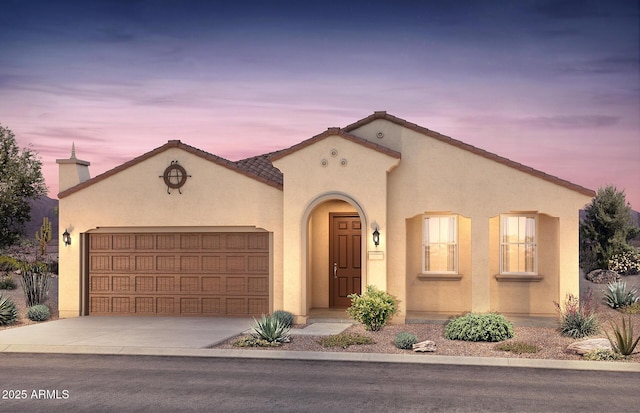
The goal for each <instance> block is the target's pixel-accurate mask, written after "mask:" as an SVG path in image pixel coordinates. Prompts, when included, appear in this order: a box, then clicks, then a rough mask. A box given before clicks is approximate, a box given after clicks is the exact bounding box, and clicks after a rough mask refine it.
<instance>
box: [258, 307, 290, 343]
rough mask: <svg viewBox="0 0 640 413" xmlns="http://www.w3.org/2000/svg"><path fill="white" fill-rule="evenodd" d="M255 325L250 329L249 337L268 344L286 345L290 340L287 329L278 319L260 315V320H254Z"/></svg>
mask: <svg viewBox="0 0 640 413" xmlns="http://www.w3.org/2000/svg"><path fill="white" fill-rule="evenodd" d="M254 321H255V322H256V325H255V326H253V327H252V328H251V336H253V337H254V338H258V339H262V340H266V341H268V342H269V343H288V342H289V340H290V336H289V327H288V326H286V325H285V324H284V323H283V322H282V321H281V320H280V319H279V318H275V317H273V316H271V315H268V316H266V315H264V314H263V315H262V318H261V319H260V320H256V319H255V318H254Z"/></svg>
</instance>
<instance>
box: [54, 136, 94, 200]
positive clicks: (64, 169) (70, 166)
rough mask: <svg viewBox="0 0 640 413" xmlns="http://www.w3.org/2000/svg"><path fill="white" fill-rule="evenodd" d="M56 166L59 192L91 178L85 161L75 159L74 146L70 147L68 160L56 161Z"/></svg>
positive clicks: (87, 163)
mask: <svg viewBox="0 0 640 413" xmlns="http://www.w3.org/2000/svg"><path fill="white" fill-rule="evenodd" d="M56 163H57V164H58V183H59V185H60V187H59V191H60V192H62V191H65V190H67V189H69V188H71V187H74V186H76V185H78V184H81V183H83V182H84V181H87V180H89V179H90V178H91V175H90V174H89V165H91V164H90V163H89V162H87V161H81V160H80V159H78V158H76V144H75V143H73V144H72V145H71V157H70V158H69V159H56Z"/></svg>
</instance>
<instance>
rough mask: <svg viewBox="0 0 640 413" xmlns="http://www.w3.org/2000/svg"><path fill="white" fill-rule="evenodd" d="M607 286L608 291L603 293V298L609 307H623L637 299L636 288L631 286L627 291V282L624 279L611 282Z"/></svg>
mask: <svg viewBox="0 0 640 413" xmlns="http://www.w3.org/2000/svg"><path fill="white" fill-rule="evenodd" d="M607 288H608V290H609V291H607V292H606V293H605V295H604V300H605V302H606V303H607V305H608V306H609V307H611V308H620V307H625V306H628V305H631V304H635V303H636V302H637V301H638V296H637V294H638V289H637V288H636V287H631V288H630V289H629V290H628V291H627V283H626V282H624V281H614V282H611V283H609V284H608V285H607Z"/></svg>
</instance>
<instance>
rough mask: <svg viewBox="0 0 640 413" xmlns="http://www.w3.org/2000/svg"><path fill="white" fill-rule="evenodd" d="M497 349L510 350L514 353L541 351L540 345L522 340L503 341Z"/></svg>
mask: <svg viewBox="0 0 640 413" xmlns="http://www.w3.org/2000/svg"><path fill="white" fill-rule="evenodd" d="M496 349H497V350H500V351H510V352H512V353H514V354H524V353H537V352H538V351H540V347H538V346H535V345H533V344H529V343H525V342H522V341H511V342H508V343H501V344H498V345H497V346H496Z"/></svg>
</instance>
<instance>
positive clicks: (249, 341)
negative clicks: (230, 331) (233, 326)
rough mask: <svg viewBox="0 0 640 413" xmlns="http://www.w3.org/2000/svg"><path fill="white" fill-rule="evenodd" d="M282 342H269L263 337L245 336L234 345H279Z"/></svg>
mask: <svg viewBox="0 0 640 413" xmlns="http://www.w3.org/2000/svg"><path fill="white" fill-rule="evenodd" d="M279 345H280V343H276V342H269V341H267V340H264V339H262V338H256V337H252V336H243V337H241V338H239V339H238V340H236V341H234V342H233V346H234V347H277V346H279Z"/></svg>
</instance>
